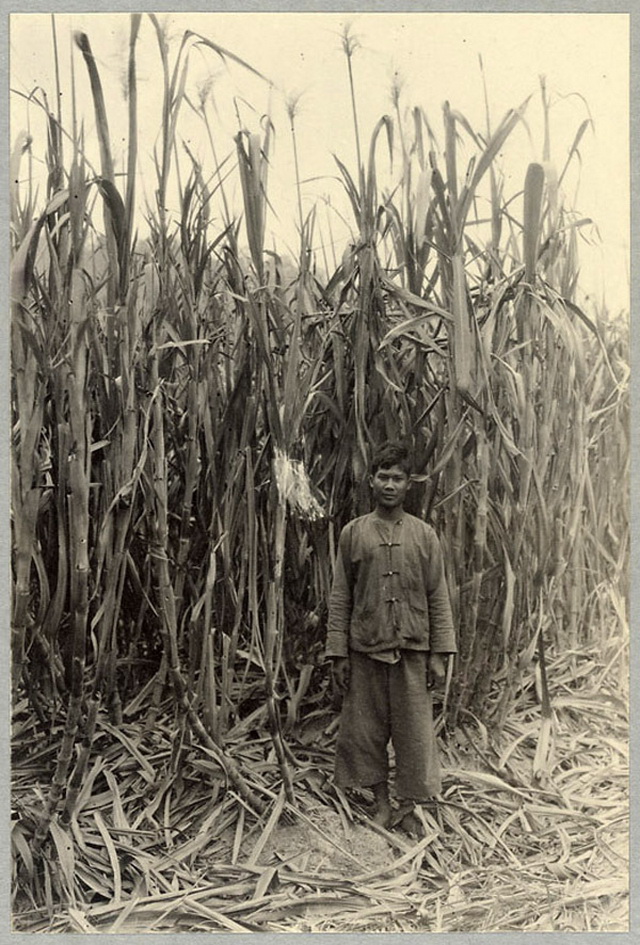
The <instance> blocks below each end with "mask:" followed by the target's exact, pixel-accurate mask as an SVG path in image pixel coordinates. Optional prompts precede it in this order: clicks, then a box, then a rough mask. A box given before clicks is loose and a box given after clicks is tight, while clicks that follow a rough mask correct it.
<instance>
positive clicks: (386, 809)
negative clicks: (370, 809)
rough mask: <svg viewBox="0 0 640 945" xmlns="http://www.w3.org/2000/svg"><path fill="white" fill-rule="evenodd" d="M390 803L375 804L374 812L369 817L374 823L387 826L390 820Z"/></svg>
mask: <svg viewBox="0 0 640 945" xmlns="http://www.w3.org/2000/svg"><path fill="white" fill-rule="evenodd" d="M391 813H392V811H391V804H389V803H388V802H387V803H386V804H385V803H384V802H383V803H379V804H377V806H376V812H375V814H374V815H373V817H372V818H371V820H372V821H373V823H374V824H377V825H378V826H379V827H388V826H389V824H390V822H391Z"/></svg>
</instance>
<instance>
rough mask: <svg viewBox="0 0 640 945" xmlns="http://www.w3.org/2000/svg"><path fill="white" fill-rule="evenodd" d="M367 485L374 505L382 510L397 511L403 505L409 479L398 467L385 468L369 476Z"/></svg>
mask: <svg viewBox="0 0 640 945" xmlns="http://www.w3.org/2000/svg"><path fill="white" fill-rule="evenodd" d="M369 485H370V486H371V490H372V492H373V499H374V501H375V503H376V505H378V506H380V508H383V509H397V508H400V507H401V506H402V505H403V504H404V500H405V498H406V495H407V490H408V489H409V477H408V476H407V474H406V472H405V471H404V469H401V467H400V466H386V467H382V468H380V469H378V471H377V472H376V473H374V475H373V476H369Z"/></svg>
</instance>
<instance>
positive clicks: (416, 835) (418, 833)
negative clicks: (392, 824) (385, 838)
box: [400, 809, 425, 840]
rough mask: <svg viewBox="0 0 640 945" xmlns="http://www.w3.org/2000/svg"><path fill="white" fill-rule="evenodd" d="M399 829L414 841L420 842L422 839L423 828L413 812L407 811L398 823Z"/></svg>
mask: <svg viewBox="0 0 640 945" xmlns="http://www.w3.org/2000/svg"><path fill="white" fill-rule="evenodd" d="M400 827H401V829H402V830H404V832H405V833H406V834H407V835H408V836H409V837H411V838H412V839H414V840H421V839H422V837H424V835H425V834H424V826H423V824H422V821H421V820H420V818H419V817H418V815H417V814H416V812H415V810H413V809H412V810H410V811H407V813H406V814H405V815H404V816H403V817H402V820H401V821H400Z"/></svg>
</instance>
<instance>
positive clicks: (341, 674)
mask: <svg viewBox="0 0 640 945" xmlns="http://www.w3.org/2000/svg"><path fill="white" fill-rule="evenodd" d="M331 675H332V676H333V681H334V683H335V686H336V688H337V689H338V691H339V692H341V693H342V695H344V694H345V693H346V691H347V689H348V688H349V682H350V680H351V662H350V661H349V657H348V656H334V657H333V660H332V661H331Z"/></svg>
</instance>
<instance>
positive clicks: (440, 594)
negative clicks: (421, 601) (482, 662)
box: [426, 530, 458, 653]
mask: <svg viewBox="0 0 640 945" xmlns="http://www.w3.org/2000/svg"><path fill="white" fill-rule="evenodd" d="M429 544H430V547H429V555H428V566H427V574H426V584H427V601H428V604H429V649H430V650H431V652H432V653H457V652H458V647H457V645H456V634H455V630H454V627H453V617H452V615H451V602H450V600H449V590H448V588H447V580H446V578H445V574H444V561H443V557H442V548H441V546H440V542H439V541H438V537H437V535H436V534H435V532H434V531H433V530H431V534H430V542H429Z"/></svg>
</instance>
